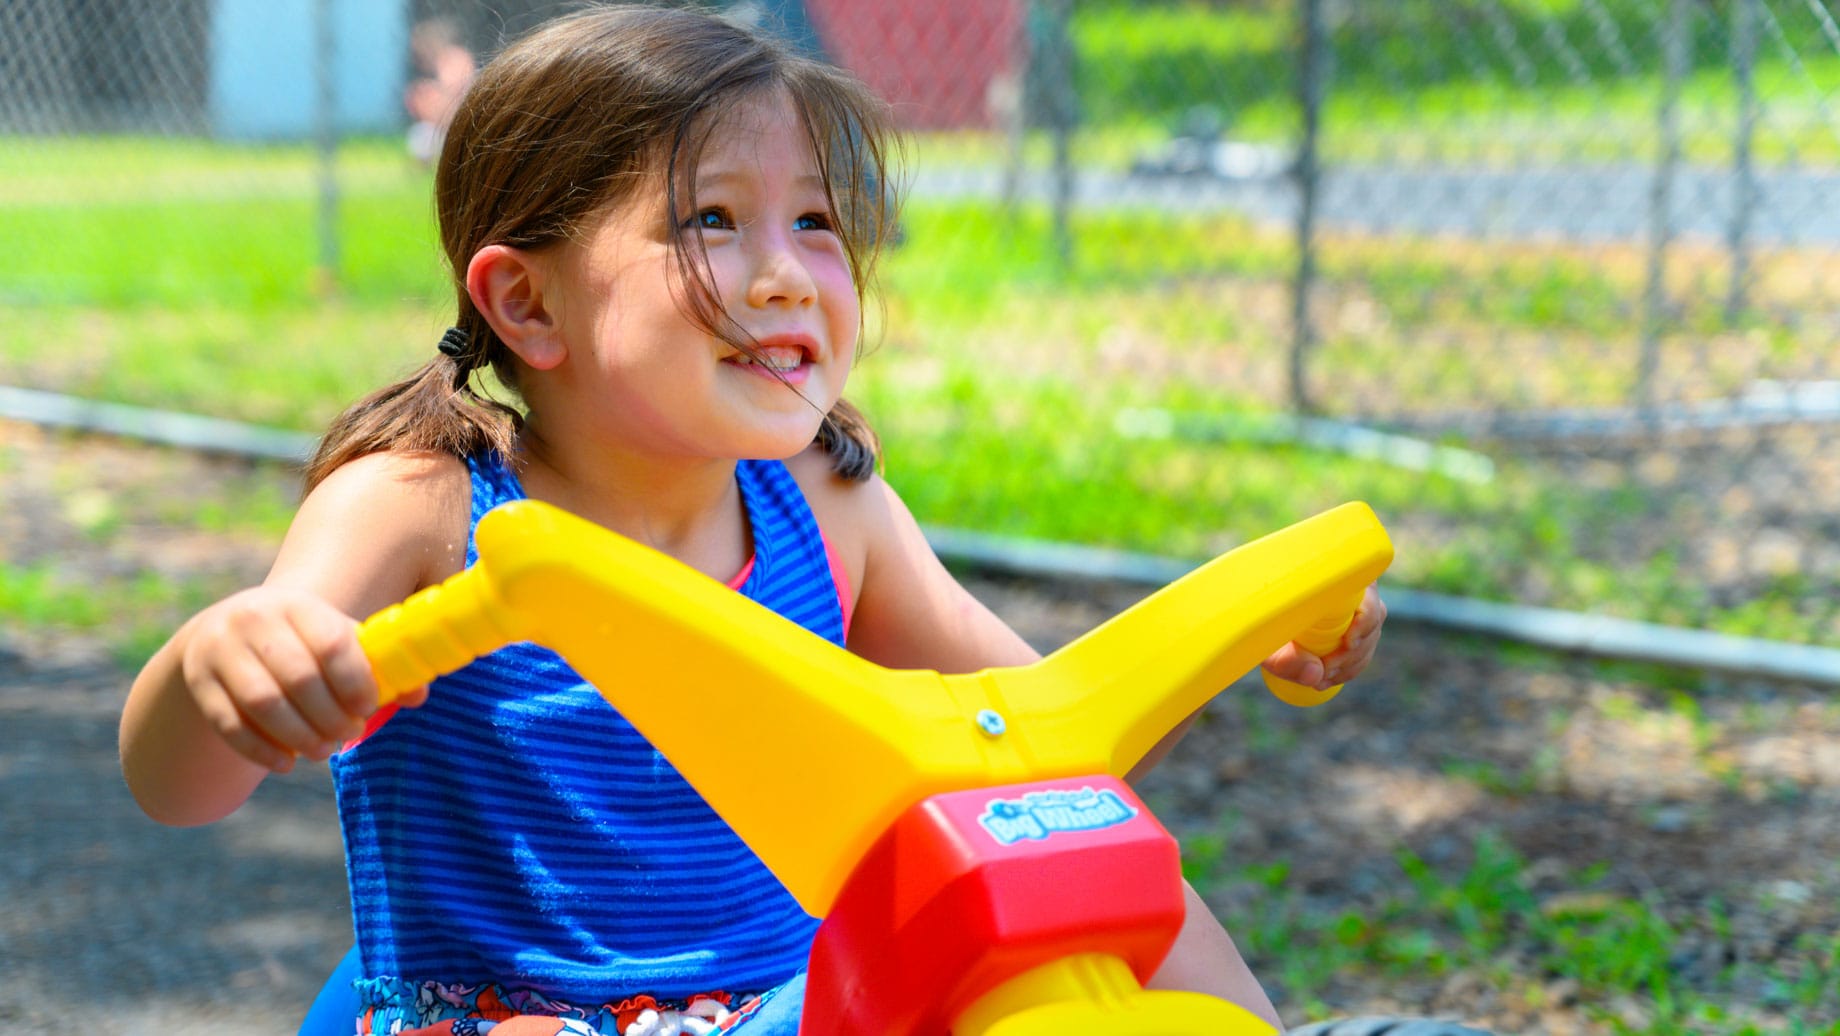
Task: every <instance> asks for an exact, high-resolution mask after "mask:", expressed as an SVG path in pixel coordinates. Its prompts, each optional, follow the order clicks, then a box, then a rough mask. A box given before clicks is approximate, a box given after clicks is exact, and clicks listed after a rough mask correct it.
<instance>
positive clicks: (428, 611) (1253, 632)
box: [359, 501, 1392, 917]
mask: <svg viewBox="0 0 1840 1036" xmlns="http://www.w3.org/2000/svg"><path fill="white" fill-rule="evenodd" d="M476 537H477V543H478V549H479V563H478V564H477V565H475V566H474V567H473V568H471V569H468V570H467V571H465V572H462V573H460V574H459V575H457V576H454V577H453V578H452V579H450V580H448V581H447V582H445V583H443V584H441V585H440V586H436V587H431V588H429V589H427V590H424V591H422V592H421V593H418V594H417V595H415V596H414V597H411V598H410V599H409V600H407V601H405V602H403V603H402V604H400V605H397V606H395V607H393V608H390V609H387V610H385V611H383V612H380V613H379V614H378V615H377V616H375V617H373V618H372V619H370V620H369V621H367V622H366V623H365V624H364V625H363V627H362V628H361V629H360V632H359V637H360V640H361V642H362V643H363V645H364V648H365V650H366V652H367V653H369V655H370V657H371V659H372V666H373V669H374V670H375V671H376V673H377V676H378V680H379V682H380V684H382V685H383V688H384V695H385V698H386V700H387V699H388V698H391V697H394V696H396V695H399V694H401V693H403V692H405V691H408V690H411V689H413V688H415V687H419V686H421V685H423V684H425V683H427V682H428V681H429V680H430V679H432V678H433V677H434V676H436V675H438V674H440V673H442V672H446V671H451V670H453V669H457V668H459V667H460V666H462V665H464V664H465V663H466V662H467V661H469V660H470V659H471V658H473V657H476V656H478V655H480V654H484V653H486V652H488V651H491V650H494V649H496V648H498V647H500V646H502V645H504V644H506V643H510V642H511V641H513V640H519V639H527V640H532V641H535V642H537V643H539V644H542V645H543V646H545V647H548V648H551V649H552V650H555V651H557V652H558V653H560V654H562V655H563V656H564V657H565V658H566V659H567V660H568V662H569V664H570V665H571V666H573V667H574V668H575V670H576V671H577V672H579V673H580V674H581V675H582V676H583V677H585V678H586V679H587V680H588V681H589V682H590V683H592V684H593V685H594V686H595V687H597V688H599V689H600V691H601V693H602V695H603V696H604V697H606V698H607V700H608V701H609V702H611V703H612V704H613V705H614V706H615V707H616V708H618V709H619V710H620V711H621V713H622V714H624V715H625V716H626V718H627V719H628V720H630V721H631V722H632V723H633V725H634V726H635V727H637V728H638V730H639V731H640V733H642V734H644V735H645V737H646V738H647V739H648V740H650V741H651V742H652V743H653V744H654V745H656V746H657V747H658V748H659V750H661V751H662V752H664V754H665V755H666V756H667V757H669V758H670V760H671V762H672V763H673V765H675V766H676V767H677V768H678V770H679V771H680V772H681V773H683V774H684V776H685V777H686V778H687V779H688V780H689V781H690V783H691V784H692V785H693V786H694V787H695V788H696V789H697V791H698V792H699V793H700V794H701V795H702V796H703V797H704V798H705V799H706V800H708V801H709V803H710V804H711V805H712V806H713V807H714V808H715V809H716V811H717V812H718V813H719V814H721V816H722V817H723V819H724V820H726V821H727V822H728V823H729V825H730V826H731V827H733V828H734V829H735V831H736V833H737V834H739V835H740V836H741V837H742V839H744V840H745V841H746V842H747V843H748V845H749V846H750V847H752V848H753V850H754V851H755V852H756V853H757V854H759V856H760V857H761V859H762V860H763V861H765V862H766V864H767V866H768V867H769V868H770V869H772V870H773V872H774V873H775V874H776V875H778V876H779V878H780V880H781V881H782V882H783V883H784V884H785V885H786V887H787V888H788V889H789V890H790V891H791V892H792V894H793V896H794V897H796V898H797V899H798V901H799V903H800V904H801V905H802V906H803V907H804V908H805V909H806V910H807V911H809V912H810V913H812V914H813V915H815V916H819V917H822V916H824V915H825V914H826V913H827V912H828V911H829V908H830V906H831V904H832V902H833V901H834V900H835V898H836V895H837V892H838V891H839V889H840V888H841V887H842V884H843V882H844V880H845V878H847V877H848V875H849V872H850V869H851V868H852V867H853V866H854V865H855V863H856V861H857V860H858V859H860V858H861V857H862V856H863V855H864V854H865V853H866V852H867V851H868V849H869V847H870V845H871V844H872V843H873V841H874V840H875V838H877V837H878V836H879V835H880V834H881V833H882V832H883V831H884V830H885V829H886V828H887V827H888V826H889V825H890V824H891V823H893V821H894V819H895V817H896V816H898V815H899V814H900V812H901V811H902V810H904V809H906V808H907V807H908V806H910V805H912V804H914V803H916V802H919V801H921V800H922V799H925V798H927V797H929V796H932V795H936V794H941V793H945V792H950V791H961V790H965V789H969V788H981V787H988V786H992V785H998V784H1012V783H1021V782H1024V781H1030V780H1041V779H1052V778H1058V777H1069V776H1080V775H1085V774H1093V773H1111V774H1114V775H1118V776H1122V775H1123V774H1125V773H1126V772H1127V771H1128V770H1129V769H1130V768H1131V767H1132V766H1133V765H1134V764H1135V763H1136V762H1137V761H1138V760H1139V759H1141V758H1142V757H1143V755H1144V753H1145V752H1147V751H1148V750H1149V749H1150V747H1151V746H1152V745H1154V744H1155V743H1156V742H1157V741H1158V740H1159V739H1161V737H1162V736H1163V735H1164V734H1165V733H1166V732H1167V731H1169V730H1170V729H1171V728H1173V727H1174V726H1175V725H1176V724H1177V723H1179V722H1180V721H1181V720H1183V719H1184V718H1186V717H1187V716H1188V715H1189V714H1191V713H1193V712H1194V711H1196V710H1197V709H1199V708H1200V707H1201V706H1202V705H1203V704H1205V703H1206V702H1207V701H1208V700H1209V699H1210V698H1212V697H1213V696H1214V695H1215V694H1217V693H1218V692H1219V691H1220V690H1221V689H1222V688H1223V687H1225V686H1227V684H1229V683H1231V682H1232V681H1233V680H1235V679H1237V678H1238V677H1239V676H1240V675H1242V674H1244V673H1246V672H1247V671H1248V670H1250V669H1251V668H1252V667H1253V666H1256V665H1257V664H1258V663H1259V662H1260V661H1261V660H1262V659H1264V658H1265V657H1266V656H1267V655H1269V654H1270V653H1271V652H1272V651H1273V650H1275V649H1277V648H1278V647H1279V646H1280V645H1282V644H1283V643H1285V642H1286V641H1287V640H1289V639H1291V637H1292V636H1293V635H1294V634H1295V633H1296V631H1297V630H1299V629H1304V628H1306V627H1308V626H1309V625H1311V623H1312V622H1313V621H1315V620H1316V619H1317V618H1318V617H1320V616H1324V615H1332V614H1337V615H1340V616H1341V617H1342V618H1344V619H1345V618H1346V617H1347V616H1348V613H1349V612H1352V610H1353V608H1352V606H1351V605H1348V604H1347V602H1348V601H1350V600H1355V601H1358V600H1359V598H1360V594H1361V591H1362V590H1363V589H1364V588H1365V587H1366V586H1367V585H1368V584H1369V583H1371V582H1373V580H1374V579H1375V578H1377V577H1378V576H1379V574H1380V573H1381V572H1382V571H1383V570H1384V569H1385V568H1386V566H1387V564H1388V562H1390V560H1391V559H1392V545H1391V543H1390V542H1389V541H1388V540H1387V537H1386V532H1385V530H1383V529H1382V528H1381V527H1380V523H1379V521H1378V520H1377V519H1376V518H1375V517H1374V514H1373V512H1372V511H1371V510H1369V509H1368V508H1367V506H1366V505H1365V504H1358V503H1357V504H1346V505H1343V506H1342V507H1339V508H1336V509H1335V510H1332V511H1328V512H1325V513H1324V514H1321V515H1318V516H1316V517H1315V518H1311V519H1309V520H1308V521H1305V522H1301V523H1299V524H1297V525H1294V526H1292V527H1290V528H1288V529H1285V530H1282V531H1280V532H1277V533H1274V534H1272V535H1270V536H1267V537H1265V538H1263V539H1260V540H1257V541H1255V542H1253V543H1249V544H1247V545H1245V546H1243V547H1240V548H1239V549H1237V550H1234V551H1232V552H1230V553H1228V554H1226V555H1223V556H1222V557H1219V558H1216V559H1215V560H1214V561H1212V562H1210V563H1208V564H1207V565H1204V566H1202V567H1201V568H1199V569H1197V570H1195V571H1194V572H1192V573H1190V574H1189V575H1187V576H1185V577H1183V578H1182V579H1179V580H1177V581H1176V582H1174V583H1172V584H1170V585H1169V586H1167V587H1165V588H1163V589H1162V590H1160V591H1158V592H1157V593H1156V594H1154V595H1152V596H1151V597H1149V598H1147V599H1146V600H1144V601H1143V602H1141V603H1139V604H1138V605H1136V606H1135V607H1133V608H1130V609H1128V610H1127V611H1125V612H1124V613H1122V614H1121V615H1119V616H1117V617H1115V618H1114V619H1112V620H1111V621H1110V622H1107V623H1105V624H1104V625H1102V626H1100V627H1099V628H1098V629H1095V630H1094V631H1092V632H1091V633H1089V634H1087V635H1086V636H1084V637H1082V638H1080V639H1079V640H1077V641H1075V642H1074V643H1072V644H1069V645H1068V646H1067V647H1065V648H1063V649H1061V650H1060V651H1057V652H1055V653H1054V654H1052V655H1050V656H1048V657H1047V658H1045V659H1043V660H1042V661H1040V662H1037V663H1035V664H1033V665H1029V666H1021V667H1016V668H1007V669H986V670H983V671H980V672H977V673H970V674H963V675H942V674H939V673H936V672H932V671H928V670H889V669H883V668H881V667H879V666H876V665H874V664H872V663H870V662H867V661H865V660H863V659H861V658H859V657H857V656H855V655H852V654H851V653H849V652H848V651H846V650H844V649H843V648H841V647H838V646H837V645H835V644H832V643H830V642H829V641H826V640H824V639H823V638H821V637H818V636H816V635H814V634H812V633H810V632H809V631H807V630H805V629H804V628H803V627H800V626H799V625H797V624H796V623H793V622H791V621H790V620H788V619H785V618H784V617H782V616H780V615H777V614H775V613H773V612H772V611H770V610H768V609H766V608H763V607H761V606H760V605H758V604H755V603H754V602H752V601H750V600H748V599H747V598H745V597H742V596H741V595H740V594H737V593H734V592H733V591H731V590H729V589H728V588H727V587H725V586H722V585H721V584H719V583H717V582H716V581H714V580H712V579H709V578H708V577H706V576H703V575H701V574H699V573H697V572H696V571H695V570H693V569H690V568H688V567H687V566H685V565H682V564H680V563H679V562H677V561H675V560H673V559H671V558H669V557H666V556H665V555H663V554H659V553H657V552H655V551H652V550H649V549H647V548H645V547H641V546H639V545H638V544H635V543H633V542H631V541H630V540H627V539H625V538H623V537H621V536H619V535H617V534H615V533H612V532H610V531H608V530H607V529H605V528H602V527H600V526H598V525H594V524H592V523H590V522H587V521H584V520H582V519H580V518H576V517H574V516H572V515H569V514H567V513H565V512H563V511H561V510H559V509H557V508H554V507H551V506H549V505H546V504H542V503H539V502H536V501H517V502H514V503H510V504H506V505H504V506H502V507H499V508H497V509H496V510H494V511H493V512H492V513H490V514H488V515H486V516H485V518H483V519H482V520H481V521H480V523H479V527H478V530H477V533H476ZM1337 637H1338V638H1339V633H1338V634H1337ZM1306 646H1308V645H1307V644H1306ZM712 714H713V715H720V716H723V717H724V718H725V722H728V723H731V724H732V725H733V726H734V728H735V729H740V730H746V731H749V736H747V737H742V738H711V737H709V736H708V730H707V721H706V719H705V717H707V716H709V715H712ZM815 803H822V804H823V808H822V815H823V817H824V822H823V823H820V824H812V823H810V822H809V816H810V815H812V814H811V810H812V808H813V804H815Z"/></svg>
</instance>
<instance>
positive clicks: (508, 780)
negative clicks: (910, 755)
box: [332, 457, 843, 1004]
mask: <svg viewBox="0 0 1840 1036" xmlns="http://www.w3.org/2000/svg"><path fill="white" fill-rule="evenodd" d="M468 467H469V469H470V470H471V472H472V484H473V503H472V523H471V524H472V526H473V527H477V525H478V522H479V519H480V517H481V516H482V515H484V514H485V513H486V511H488V510H490V509H491V508H492V507H493V506H495V505H497V504H500V503H503V502H505V501H507V500H514V499H520V498H522V497H523V495H524V493H523V489H522V487H521V486H520V485H519V483H518V481H517V478H516V476H515V475H514V474H513V473H512V472H511V471H510V470H508V469H507V468H506V467H505V465H504V464H503V463H502V462H501V461H499V460H496V459H494V458H491V457H481V458H475V459H471V460H469V461H468ZM737 479H738V481H739V485H740V489H741V496H742V499H743V501H744V503H745V506H746V513H747V517H748V520H749V522H750V524H751V527H752V531H753V539H754V562H753V565H752V568H751V571H749V573H748V575H747V578H746V581H745V582H744V583H743V584H742V585H741V587H740V592H741V593H743V594H745V595H747V596H748V597H749V598H751V599H753V600H755V601H758V602H760V603H761V604H764V605H766V606H767V607H769V608H772V609H774V610H775V611H777V612H779V613H780V614H782V615H785V616H786V617H787V618H790V619H792V620H794V621H796V622H798V623H799V624H800V625H802V626H804V627H806V628H807V629H810V630H811V631H813V632H814V633H817V634H819V635H820V636H823V637H827V638H829V639H830V640H832V641H833V642H836V643H839V644H841V643H842V642H843V627H842V621H843V620H842V614H841V607H840V605H839V602H838V593H837V589H836V586H835V584H834V583H833V582H832V577H831V570H830V565H829V561H828V559H827V556H826V553H825V548H824V544H823V540H822V538H821V537H820V535H819V533H818V527H817V523H816V521H815V520H814V519H813V517H812V514H811V510H810V508H809V507H808V505H807V504H806V502H805V498H804V496H803V494H802V493H801V492H800V491H799V488H798V485H797V484H796V483H795V482H794V481H793V479H792V476H791V474H790V473H789V472H788V471H787V470H786V467H785V465H783V464H781V463H779V462H778V461H742V462H741V463H740V465H739V467H738V470H737ZM477 559H478V555H477V552H476V549H475V547H474V545H473V542H472V534H471V531H469V533H468V542H467V551H466V562H467V564H468V565H471V564H473V563H474V562H475V561H477ZM709 736H711V737H748V736H751V735H750V734H749V732H747V731H745V730H729V729H726V728H725V727H724V726H723V723H722V717H720V716H711V717H709ZM332 771H333V778H334V782H335V785H336V788H337V792H338V804H339V815H340V820H341V823H342V825H343V829H344V835H345V855H346V868H347V872H348V877H349V880H350V883H351V895H352V913H353V920H354V922H355V926H356V930H357V940H358V949H359V954H360V957H361V960H362V963H363V968H364V974H365V975H366V976H367V978H368V979H371V980H376V981H371V982H363V983H360V988H361V989H362V988H364V987H367V986H368V987H371V988H383V987H394V988H398V989H402V988H408V987H412V986H415V985H421V984H424V983H441V984H447V983H480V982H492V983H498V984H500V985H501V986H503V987H505V988H507V989H519V990H529V991H530V992H531V994H533V995H535V996H537V997H542V998H548V999H551V1000H556V1001H562V1002H566V1003H577V1004H598V1003H604V1002H607V1001H609V1000H614V999H617V998H619V997H622V996H628V995H633V994H639V993H644V994H650V995H652V996H656V997H660V998H671V997H688V996H691V995H694V994H696V993H699V992H709V991H715V990H724V991H729V992H737V993H738V992H743V991H759V990H764V989H768V988H770V987H772V986H775V985H777V984H779V983H781V982H784V981H786V980H787V979H788V978H789V977H791V976H792V975H794V974H795V973H796V972H798V971H800V970H801V969H802V968H803V967H804V966H805V960H806V956H807V954H808V953H809V952H810V949H811V941H812V937H813V934H814V932H815V931H816V929H817V921H816V920H814V919H813V918H812V917H811V916H810V915H808V914H806V913H805V912H804V911H803V910H802V909H800V908H799V906H798V904H797V902H796V901H794V900H793V898H792V897H791V895H790V894H789V893H787V891H786V890H785V888H784V887H783V886H782V885H780V883H779V881H778V879H776V878H774V877H773V875H772V873H771V872H769V871H768V870H767V869H766V867H765V865H763V864H762V863H761V862H760V860H759V859H758V858H757V857H756V856H755V855H754V854H753V853H752V852H751V851H749V849H748V848H747V846H746V845H745V844H743V843H742V841H741V840H740V838H738V837H737V836H736V835H735V833H734V832H733V831H732V830H731V829H730V828H729V827H728V825H727V824H725V823H723V822H722V820H721V819H720V818H718V817H717V816H716V814H715V813H714V812H713V811H712V810H711V809H710V807H709V806H708V804H707V803H705V802H704V801H703V800H702V798H701V797H700V796H698V795H697V793H696V792H695V791H694V790H692V789H691V787H690V785H689V784H688V783H687V782H686V781H685V780H684V778H683V777H682V776H681V775H680V774H679V773H678V772H677V770H676V769H675V768H673V767H672V766H671V764H670V763H668V762H666V761H665V759H664V757H663V756H662V755H661V754H660V753H659V752H658V751H657V750H656V749H654V748H653V747H652V746H651V745H650V744H649V743H648V742H647V741H646V740H645V739H644V738H643V737H641V736H640V735H639V733H638V732H637V731H636V730H634V729H633V727H632V725H631V724H629V723H627V722H626V720H625V719H623V718H622V717H621V716H620V715H619V713H618V712H616V711H615V710H614V709H612V708H611V707H609V706H608V705H607V703H606V702H605V701H604V700H603V699H602V698H601V696H600V695H599V694H598V693H597V692H596V691H595V690H594V689H593V688H592V687H590V686H589V685H588V684H587V683H585V682H584V681H583V680H582V678H581V677H580V676H578V675H576V674H575V672H574V671H572V670H571V669H570V668H569V667H568V665H567V664H566V663H564V662H563V660H562V659H561V658H560V657H559V656H557V655H556V654H555V653H554V652H551V651H549V650H547V649H544V648H539V647H537V646H536V645H533V644H529V643H521V644H513V645H511V646H509V647H506V648H502V649H500V650H498V651H495V652H493V653H492V654H490V655H488V656H486V657H484V658H482V659H479V660H478V661H476V662H474V663H472V664H471V665H468V666H467V667H466V668H464V669H462V670H460V671H459V672H457V673H454V674H452V675H450V676H446V677H443V678H441V679H439V680H436V681H435V683H434V684H433V686H432V687H431V688H430V693H429V696H428V701H427V704H425V705H423V706H421V707H420V708H416V709H403V710H401V711H399V712H398V713H397V714H396V715H394V716H392V717H390V718H389V720H388V721H387V722H385V723H384V724H383V725H382V726H381V727H379V728H378V729H377V730H376V731H374V732H373V733H371V734H370V736H368V737H367V738H365V739H364V740H362V741H360V742H359V743H357V744H356V745H354V746H352V747H350V748H349V749H347V750H346V751H344V752H342V753H340V754H339V755H337V756H335V757H334V758H333V764H332ZM405 984H408V985H407V986H406V985H405Z"/></svg>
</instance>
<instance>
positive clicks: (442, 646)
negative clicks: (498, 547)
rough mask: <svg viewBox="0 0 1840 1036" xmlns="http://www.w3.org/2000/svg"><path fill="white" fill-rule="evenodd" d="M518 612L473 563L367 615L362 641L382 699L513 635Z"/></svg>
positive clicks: (463, 662)
mask: <svg viewBox="0 0 1840 1036" xmlns="http://www.w3.org/2000/svg"><path fill="white" fill-rule="evenodd" d="M519 628H520V623H519V622H518V617H517V615H516V613H514V612H513V611H511V610H510V609H509V608H507V607H506V606H505V604H504V603H503V602H502V601H500V600H499V599H498V595H497V594H496V593H495V591H494V588H493V585H492V581H491V579H490V577H489V575H488V573H487V572H486V570H485V569H483V568H469V569H467V570H465V571H464V572H461V573H459V574H457V575H454V576H452V577H450V578H449V579H447V580H446V581H445V582H442V583H437V584H436V585H434V586H431V587H428V588H426V589H424V590H420V591H418V592H416V593H415V595H414V596H412V597H410V598H409V599H408V600H405V601H403V602H402V603H401V604H394V605H391V606H390V607H388V608H385V609H384V610H383V611H380V612H378V613H377V614H375V615H373V616H371V617H370V618H368V619H366V620H365V621H364V623H363V624H362V625H360V626H359V627H358V643H359V644H360V645H362V646H363V648H364V653H365V655H367V656H368V657H369V658H370V660H371V672H372V673H373V674H375V675H376V677H377V692H378V693H377V704H379V705H383V704H387V703H388V702H391V701H393V700H395V699H396V698H399V697H401V696H402V695H404V694H406V693H408V692H409V691H412V690H414V689H416V688H417V687H421V686H424V685H426V684H427V683H428V682H429V681H430V680H433V679H434V678H435V677H437V676H441V675H443V674H446V673H451V672H453V671H454V670H456V669H459V668H460V667H461V666H464V665H466V664H467V663H468V662H471V661H472V660H473V659H475V658H478V657H479V656H481V655H484V654H487V653H488V652H491V651H495V650H497V649H499V648H501V647H504V646H505V645H506V644H509V643H511V642H512V641H514V640H523V639H526V638H525V637H524V636H523V635H522V634H520V633H519V632H518V630H519Z"/></svg>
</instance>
